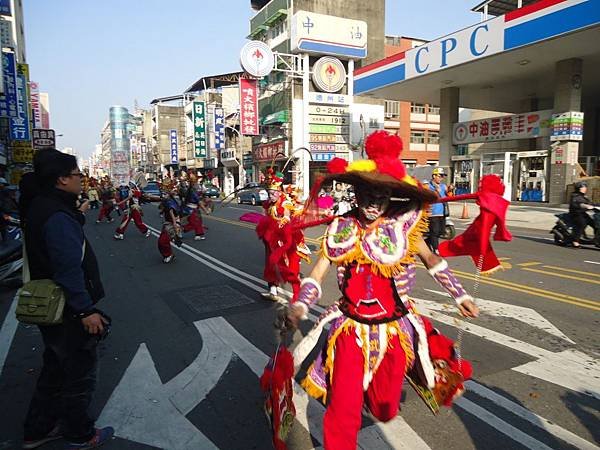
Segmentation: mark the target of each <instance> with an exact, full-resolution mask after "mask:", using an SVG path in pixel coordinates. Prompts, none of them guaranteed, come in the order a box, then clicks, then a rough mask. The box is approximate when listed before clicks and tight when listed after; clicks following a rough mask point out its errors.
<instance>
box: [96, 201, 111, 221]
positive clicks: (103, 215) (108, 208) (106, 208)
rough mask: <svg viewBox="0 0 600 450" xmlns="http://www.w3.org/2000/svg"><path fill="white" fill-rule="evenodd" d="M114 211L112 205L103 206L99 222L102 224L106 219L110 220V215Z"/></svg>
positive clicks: (99, 214)
mask: <svg viewBox="0 0 600 450" xmlns="http://www.w3.org/2000/svg"><path fill="white" fill-rule="evenodd" d="M112 211H113V205H112V204H103V205H102V208H100V212H99V213H98V220H99V221H100V222H102V220H103V219H104V218H107V219H110V218H111V217H110V214H111V213H112Z"/></svg>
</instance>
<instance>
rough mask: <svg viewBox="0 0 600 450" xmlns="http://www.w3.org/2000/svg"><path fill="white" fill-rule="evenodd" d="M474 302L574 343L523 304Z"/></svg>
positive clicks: (442, 308)
mask: <svg viewBox="0 0 600 450" xmlns="http://www.w3.org/2000/svg"><path fill="white" fill-rule="evenodd" d="M424 290H425V291H427V292H432V293H434V294H437V295H441V296H442V297H447V298H450V294H448V293H447V292H442V291H436V290H433V289H424ZM476 302H477V306H479V309H480V310H481V312H482V313H486V314H489V315H491V316H496V317H510V318H511V319H515V320H518V321H520V322H523V323H525V324H527V325H530V326H532V327H535V328H539V329H540V330H543V331H545V332H546V333H549V334H552V335H554V336H557V337H559V338H561V339H563V340H565V341H567V342H570V343H571V344H575V342H573V341H572V340H571V339H569V338H568V337H567V336H566V335H565V334H564V333H563V332H562V331H560V330H559V329H558V328H556V327H555V326H554V325H553V324H552V323H551V322H550V321H549V320H547V319H546V318H545V317H544V316H542V315H541V314H540V313H539V312H537V311H535V310H534V309H531V308H526V307H523V306H517V305H511V304H510V303H502V302H494V301H492V300H485V299H483V298H479V297H478V298H477V300H476ZM453 303H454V302H453ZM447 307H448V305H443V304H440V308H439V309H438V311H440V312H447ZM451 307H452V308H454V305H451Z"/></svg>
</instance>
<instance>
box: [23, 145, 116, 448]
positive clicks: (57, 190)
mask: <svg viewBox="0 0 600 450" xmlns="http://www.w3.org/2000/svg"><path fill="white" fill-rule="evenodd" d="M30 179H31V181H34V182H35V183H37V185H38V189H39V191H38V192H39V194H38V195H37V196H35V197H33V199H32V200H31V203H30V204H29V205H21V207H22V210H23V211H24V212H25V213H26V221H25V237H26V252H27V258H28V261H29V271H30V275H31V279H32V280H39V279H52V280H53V281H54V282H55V283H56V284H58V285H59V286H60V287H61V288H62V289H63V291H64V293H65V298H66V306H65V310H64V315H63V322H62V323H61V324H59V325H51V326H44V325H40V326H39V329H40V333H41V335H42V340H43V342H44V355H43V367H42V369H41V371H40V376H39V378H38V381H37V385H36V389H35V392H34V395H33V398H32V400H31V403H30V406H29V411H28V413H27V418H26V420H25V430H24V444H23V448H27V449H31V448H37V447H39V446H40V445H43V444H44V443H46V442H49V441H51V440H54V439H58V438H60V437H62V436H64V438H65V439H66V440H67V441H68V442H67V444H66V446H65V449H78V448H86V449H87V448H95V447H98V446H100V445H101V444H103V443H104V442H106V441H107V440H109V439H110V438H111V437H112V435H113V433H114V430H113V429H112V428H111V427H106V428H102V429H98V428H95V426H94V419H92V418H91V417H90V415H89V412H88V408H89V406H90V403H91V401H92V396H93V393H94V390H95V384H96V370H97V353H96V346H97V344H98V342H99V340H100V339H101V337H102V336H105V335H106V334H105V333H106V332H107V328H106V327H107V326H109V319H108V318H107V317H106V316H105V315H104V314H103V313H102V312H100V311H99V310H98V309H96V308H95V307H94V305H95V304H96V302H98V301H99V300H100V299H101V298H103V297H104V289H103V287H102V282H101V280H100V272H99V269H98V262H97V261H96V256H95V255H94V251H93V249H92V247H91V245H90V244H89V242H88V241H87V239H86V237H85V234H84V230H83V225H84V223H85V218H84V216H83V214H82V213H81V211H80V210H79V209H77V197H78V195H79V194H80V193H81V179H82V173H81V171H80V170H79V168H78V167H77V159H76V158H75V157H74V156H72V155H67V154H64V153H61V152H59V151H58V150H54V149H48V150H40V151H39V152H38V154H37V155H36V156H35V158H34V177H33V179H32V178H31V177H30ZM24 198H28V199H31V196H27V195H26V196H24Z"/></svg>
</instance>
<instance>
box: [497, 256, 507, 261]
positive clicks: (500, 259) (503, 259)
mask: <svg viewBox="0 0 600 450" xmlns="http://www.w3.org/2000/svg"><path fill="white" fill-rule="evenodd" d="M509 259H510V258H508V257H506V256H505V257H503V258H498V260H499V261H508V260H509Z"/></svg>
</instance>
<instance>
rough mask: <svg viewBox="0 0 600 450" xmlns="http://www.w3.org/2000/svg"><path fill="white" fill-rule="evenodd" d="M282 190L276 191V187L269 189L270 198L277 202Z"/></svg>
mask: <svg viewBox="0 0 600 450" xmlns="http://www.w3.org/2000/svg"><path fill="white" fill-rule="evenodd" d="M281 194H282V192H281V191H276V190H275V189H269V200H270V201H271V202H273V203H275V202H276V201H277V200H279V197H281Z"/></svg>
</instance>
